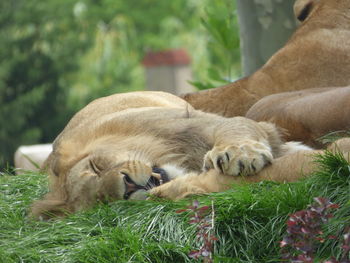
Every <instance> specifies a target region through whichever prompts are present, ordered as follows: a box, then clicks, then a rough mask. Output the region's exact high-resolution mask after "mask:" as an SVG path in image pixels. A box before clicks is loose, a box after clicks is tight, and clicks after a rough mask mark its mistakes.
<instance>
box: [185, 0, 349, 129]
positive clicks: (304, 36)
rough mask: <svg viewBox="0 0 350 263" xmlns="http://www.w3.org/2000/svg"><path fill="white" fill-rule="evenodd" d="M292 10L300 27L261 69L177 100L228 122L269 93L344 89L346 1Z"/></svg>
mask: <svg viewBox="0 0 350 263" xmlns="http://www.w3.org/2000/svg"><path fill="white" fill-rule="evenodd" d="M294 11H295V15H296V17H297V18H298V19H299V20H300V21H301V22H302V23H301V25H300V26H299V28H298V29H297V30H296V32H295V33H294V34H293V35H292V37H291V38H290V40H289V41H288V42H287V43H286V45H285V46H284V47H283V48H281V49H280V50H279V51H278V52H276V54H274V55H273V56H272V57H271V58H270V59H269V60H268V61H267V63H266V64H265V65H264V66H263V67H262V68H261V69H259V70H258V71H257V72H255V73H254V74H252V75H251V76H248V77H246V78H243V79H240V80H238V81H236V82H233V83H231V84H229V85H227V86H224V87H219V88H215V89H209V90H205V91H200V92H195V93H190V94H186V95H184V96H183V98H184V99H185V100H186V101H187V102H189V103H190V104H191V105H192V106H193V107H194V108H195V109H199V110H203V111H205V112H212V113H217V114H220V115H222V116H226V117H232V116H244V115H245V114H246V112H247V111H248V109H249V108H250V107H251V106H252V105H253V104H254V103H255V102H257V101H258V100H259V99H261V98H263V97H265V96H267V95H270V94H275V93H280V92H286V91H297V90H302V89H309V88H322V87H342V86H348V85H350V74H349V72H350V18H349V17H350V1H349V0H297V1H296V2H295V5H294ZM325 106H327V105H325ZM290 132H291V133H292V132H293V131H290Z"/></svg>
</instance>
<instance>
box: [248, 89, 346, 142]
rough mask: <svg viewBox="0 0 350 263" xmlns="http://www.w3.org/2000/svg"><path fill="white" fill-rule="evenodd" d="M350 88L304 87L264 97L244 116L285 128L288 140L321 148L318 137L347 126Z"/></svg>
mask: <svg viewBox="0 0 350 263" xmlns="http://www.w3.org/2000/svg"><path fill="white" fill-rule="evenodd" d="M349 102H350V87H341V88H320V89H307V90H302V91H294V92H285V93H280V94H274V95H270V96H267V97H265V98H263V99H261V100H259V101H258V102H257V103H255V104H254V105H253V106H252V107H251V108H250V109H249V111H248V112H247V114H246V117H248V118H251V119H253V120H256V121H270V122H273V123H275V124H277V125H278V126H279V127H282V128H284V129H286V130H287V133H286V134H285V139H286V140H287V141H290V140H296V141H302V142H303V143H306V144H308V145H312V146H313V147H317V148H320V147H322V146H323V145H322V143H321V141H320V140H319V138H320V137H322V136H324V135H327V134H329V133H330V132H333V131H345V130H349V129H350V118H349V115H350V103H349Z"/></svg>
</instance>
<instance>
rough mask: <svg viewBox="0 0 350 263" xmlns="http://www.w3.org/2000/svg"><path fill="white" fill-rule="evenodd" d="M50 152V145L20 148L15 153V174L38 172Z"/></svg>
mask: <svg viewBox="0 0 350 263" xmlns="http://www.w3.org/2000/svg"><path fill="white" fill-rule="evenodd" d="M51 152H52V144H51V143H50V144H36V145H23V146H20V147H19V148H18V149H17V151H16V152H15V168H16V173H21V172H23V171H28V170H29V171H38V170H40V168H41V166H42V164H43V163H44V161H45V160H46V158H47V157H48V156H49V154H50V153H51Z"/></svg>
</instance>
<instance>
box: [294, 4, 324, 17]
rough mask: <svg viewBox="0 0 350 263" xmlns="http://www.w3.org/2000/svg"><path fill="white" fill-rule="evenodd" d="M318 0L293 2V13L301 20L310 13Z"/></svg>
mask: <svg viewBox="0 0 350 263" xmlns="http://www.w3.org/2000/svg"><path fill="white" fill-rule="evenodd" d="M318 2H319V0H297V1H295V4H294V15H295V17H296V18H297V19H298V20H299V21H300V22H303V21H304V20H305V19H306V18H308V16H309V15H310V14H311V11H312V10H313V9H314V8H315V5H316V4H317V3H318Z"/></svg>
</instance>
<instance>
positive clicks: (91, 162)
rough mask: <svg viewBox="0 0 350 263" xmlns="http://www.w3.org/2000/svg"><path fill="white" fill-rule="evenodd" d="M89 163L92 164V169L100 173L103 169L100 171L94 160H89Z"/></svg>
mask: <svg viewBox="0 0 350 263" xmlns="http://www.w3.org/2000/svg"><path fill="white" fill-rule="evenodd" d="M89 164H90V167H91V169H92V170H93V171H94V173H96V174H97V175H99V174H100V172H101V171H100V169H98V167H97V166H96V164H95V163H94V162H93V161H92V160H89Z"/></svg>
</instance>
